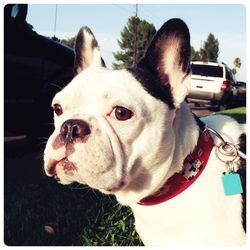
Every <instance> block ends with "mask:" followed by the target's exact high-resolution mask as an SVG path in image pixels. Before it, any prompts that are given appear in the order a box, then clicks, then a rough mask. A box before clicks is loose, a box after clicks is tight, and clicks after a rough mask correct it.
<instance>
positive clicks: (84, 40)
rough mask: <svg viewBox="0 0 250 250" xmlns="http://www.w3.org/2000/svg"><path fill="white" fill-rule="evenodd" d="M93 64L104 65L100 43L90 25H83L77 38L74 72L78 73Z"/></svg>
mask: <svg viewBox="0 0 250 250" xmlns="http://www.w3.org/2000/svg"><path fill="white" fill-rule="evenodd" d="M91 66H104V67H105V63H104V60H103V59H102V57H101V54H100V49H99V46H98V43H97V41H96V39H95V36H94V34H93V33H92V31H91V30H90V29H89V28H88V27H86V26H85V27H82V28H81V29H80V30H79V32H78V34H77V36H76V40H75V62H74V74H75V75H77V74H79V73H80V72H82V71H83V70H84V69H86V68H88V67H91Z"/></svg>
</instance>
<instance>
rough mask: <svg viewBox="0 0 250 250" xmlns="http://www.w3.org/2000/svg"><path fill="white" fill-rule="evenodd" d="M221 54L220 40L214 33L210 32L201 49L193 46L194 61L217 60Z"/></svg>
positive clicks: (192, 56)
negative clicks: (197, 49) (196, 49)
mask: <svg viewBox="0 0 250 250" xmlns="http://www.w3.org/2000/svg"><path fill="white" fill-rule="evenodd" d="M218 56H219V41H218V39H216V38H215V36H214V35H213V34H212V33H209V35H208V37H207V40H206V41H205V42H204V43H203V46H202V47H201V48H200V50H199V51H195V49H194V48H193V47H191V60H192V61H209V62H217V59H218Z"/></svg>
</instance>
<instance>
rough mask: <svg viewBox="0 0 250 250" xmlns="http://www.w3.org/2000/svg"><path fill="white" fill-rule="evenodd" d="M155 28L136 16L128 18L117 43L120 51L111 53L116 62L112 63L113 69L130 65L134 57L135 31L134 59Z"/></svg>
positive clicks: (143, 49) (144, 46)
mask: <svg viewBox="0 0 250 250" xmlns="http://www.w3.org/2000/svg"><path fill="white" fill-rule="evenodd" d="M155 32H156V29H155V27H154V25H153V24H150V23H148V22H147V21H145V20H140V18H138V17H136V16H132V17H130V18H129V19H128V22H127V25H126V26H125V27H124V28H123V30H122V31H121V38H120V40H118V44H119V46H120V48H121V51H117V52H116V53H113V55H114V58H115V60H116V61H117V63H113V65H112V66H113V68H114V69H121V68H128V67H130V66H132V64H133V59H134V45H135V33H136V34H137V35H136V47H137V49H136V61H138V59H140V58H141V57H142V55H143V53H144V51H145V49H146V47H147V45H148V43H149V41H150V40H151V38H152V37H153V35H154V34H155Z"/></svg>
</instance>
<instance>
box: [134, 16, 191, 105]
mask: <svg viewBox="0 0 250 250" xmlns="http://www.w3.org/2000/svg"><path fill="white" fill-rule="evenodd" d="M190 53H191V50H190V35H189V30H188V27H187V25H186V24H185V23H184V22H183V21H182V20H181V19H177V18H175V19H170V20H169V21H167V22H166V23H165V24H164V25H163V26H162V27H161V28H160V30H159V31H158V32H157V33H156V35H155V36H154V37H153V39H152V41H151V43H150V45H149V47H148V49H147V50H146V52H145V54H144V57H143V58H142V59H141V61H139V62H138V65H137V67H138V68H140V67H142V68H143V67H144V68H147V70H149V71H150V72H152V73H153V74H154V75H155V74H156V75H157V78H158V81H159V83H160V85H161V88H165V89H168V91H169V94H170V96H171V99H172V101H173V105H174V107H178V106H179V105H180V104H181V103H182V102H183V100H184V99H185V97H186V95H187V94H188V90H189V81H190Z"/></svg>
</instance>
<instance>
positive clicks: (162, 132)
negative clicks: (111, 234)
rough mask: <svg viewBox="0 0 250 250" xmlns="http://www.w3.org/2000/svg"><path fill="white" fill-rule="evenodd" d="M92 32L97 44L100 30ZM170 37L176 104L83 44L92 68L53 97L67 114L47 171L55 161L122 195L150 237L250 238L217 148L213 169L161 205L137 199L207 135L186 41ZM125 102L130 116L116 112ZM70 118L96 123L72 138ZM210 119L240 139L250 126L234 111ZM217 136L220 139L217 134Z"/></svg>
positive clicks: (232, 241) (170, 240) (66, 178)
mask: <svg viewBox="0 0 250 250" xmlns="http://www.w3.org/2000/svg"><path fill="white" fill-rule="evenodd" d="M85 36H86V37H85V45H88V49H90V48H91V46H90V45H91V44H92V40H93V39H94V36H93V35H92V34H90V33H86V34H85ZM167 37H168V36H167ZM170 37H171V36H170ZM161 41H162V40H161ZM168 42H170V44H169V46H165V47H166V48H164V49H165V50H166V49H168V50H169V51H165V52H163V55H164V56H163V57H162V58H161V59H162V62H163V66H164V72H163V73H166V74H167V75H168V76H169V80H170V84H171V86H170V87H171V93H172V95H173V101H174V104H175V107H176V108H175V109H169V107H168V105H167V104H166V103H164V102H162V101H160V100H158V99H156V98H155V97H153V96H151V95H150V94H149V93H148V92H147V91H146V90H145V89H144V88H143V87H142V85H141V84H140V83H139V82H138V81H137V80H136V79H135V78H134V77H133V76H132V74H131V73H129V72H128V71H126V70H118V71H113V70H108V69H106V68H102V67H100V65H101V58H100V55H99V51H98V49H96V48H94V51H92V52H93V53H92V52H91V51H89V53H84V52H86V48H85V49H84V48H83V53H84V56H86V57H87V58H85V59H86V60H87V61H89V62H90V65H87V66H88V68H87V69H85V66H86V65H75V66H76V69H81V70H83V69H84V70H83V71H81V70H77V72H78V73H79V72H81V73H79V74H78V75H77V76H76V77H75V78H74V79H73V80H72V81H71V83H69V84H68V85H67V86H66V87H65V88H64V89H63V90H62V91H61V92H59V93H58V94H57V95H56V96H55V98H54V100H53V104H60V105H61V107H62V109H63V114H62V115H60V116H55V131H54V133H53V134H52V135H51V136H50V138H49V140H48V143H47V145H46V149H45V154H44V168H45V171H46V173H47V174H48V175H53V173H51V172H52V171H51V169H54V167H55V174H56V175H57V177H58V178H59V179H60V182H61V183H62V184H69V183H71V182H73V181H77V182H79V183H82V184H88V185H89V186H91V187H93V188H96V189H99V190H100V191H102V192H104V193H113V194H114V195H116V197H117V200H118V201H119V202H120V203H121V204H124V205H127V206H130V207H131V208H132V210H133V212H134V216H135V225H136V229H137V231H138V233H139V235H140V237H141V239H142V240H143V242H144V243H145V245H149V246H165V245H206V246H210V245H218V246H228V245H242V244H244V242H245V232H244V229H243V226H242V223H241V211H242V201H241V195H233V196H225V195H224V193H223V190H222V183H221V176H222V173H223V172H225V170H226V166H225V164H224V163H222V162H221V161H219V160H218V159H217V157H216V156H215V148H213V150H212V152H211V156H210V158H209V161H208V163H207V166H206V168H205V170H204V171H203V172H202V174H201V175H200V177H199V178H198V179H197V180H196V181H195V182H194V184H193V185H191V186H190V187H189V188H188V189H187V190H185V191H184V192H182V193H181V194H179V195H178V196H176V197H175V198H173V199H171V200H169V201H167V202H164V203H161V204H159V205H154V206H142V205H138V204H137V203H138V202H139V201H140V200H141V199H143V198H145V197H147V196H148V195H150V194H153V193H154V192H155V191H157V190H158V189H159V188H161V187H162V185H163V184H164V183H165V182H166V180H167V179H168V178H169V177H171V176H172V175H173V174H174V173H175V172H179V171H180V170H181V169H182V164H183V160H184V159H185V158H186V156H187V155H188V154H189V153H191V152H192V151H193V149H194V148H195V146H196V144H197V140H198V136H199V128H198V126H197V124H196V122H195V119H194V117H193V115H192V113H191V111H190V109H189V107H188V105H187V104H186V103H185V102H184V98H185V95H186V93H187V91H188V82H189V76H188V75H186V74H187V73H185V72H182V68H181V66H180V65H175V63H176V60H177V59H178V56H179V54H180V51H179V50H180V48H178V46H175V44H174V42H176V43H177V42H178V40H176V41H166V44H165V45H168ZM78 61H80V62H81V60H76V62H78ZM155 66H157V65H155ZM117 106H123V107H125V108H127V109H129V110H131V111H132V114H133V116H132V117H131V118H130V119H128V120H125V121H120V120H118V119H116V116H115V109H116V107H117ZM68 119H80V120H82V121H84V122H85V123H87V124H88V125H89V127H90V130H91V133H90V134H89V135H88V137H87V138H85V140H83V141H79V140H78V141H76V142H74V143H70V145H68V144H66V143H65V141H64V140H63V139H62V138H61V137H60V136H61V134H60V129H61V126H62V124H63V123H64V122H65V121H67V120H68ZM203 120H204V122H205V123H206V124H207V125H208V126H210V127H212V128H214V129H215V130H217V131H218V132H219V133H220V134H221V135H222V136H223V137H224V139H225V140H228V141H230V142H232V143H234V144H235V143H238V138H239V136H240V135H241V134H242V133H243V132H244V131H243V128H242V127H241V126H240V125H239V124H238V123H237V122H235V121H234V120H233V119H230V118H228V117H226V116H211V117H208V118H204V119H203ZM213 137H214V136H213ZM58 138H59V139H58ZM214 142H215V145H218V143H219V141H218V139H217V138H215V137H214ZM69 162H70V163H69ZM72 166H74V168H73V169H72Z"/></svg>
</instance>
